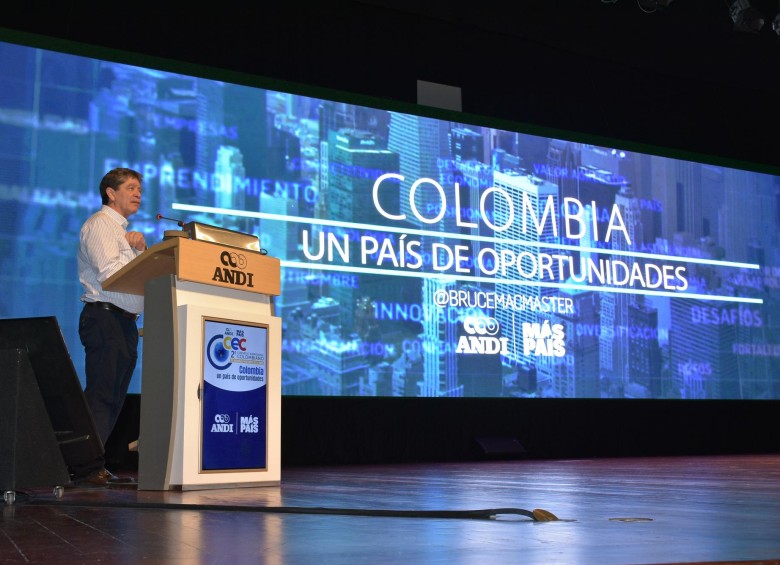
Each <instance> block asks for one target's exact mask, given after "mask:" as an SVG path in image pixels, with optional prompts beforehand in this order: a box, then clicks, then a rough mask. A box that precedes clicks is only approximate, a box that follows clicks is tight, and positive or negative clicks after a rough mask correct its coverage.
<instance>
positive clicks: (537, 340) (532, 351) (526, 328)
mask: <svg viewBox="0 0 780 565" xmlns="http://www.w3.org/2000/svg"><path fill="white" fill-rule="evenodd" d="M565 337H566V335H565V333H564V330H563V324H550V321H549V320H545V321H544V322H543V323H541V324H540V323H535V322H534V323H531V322H523V355H533V356H535V357H563V356H564V355H566V342H565V341H564V338H565Z"/></svg>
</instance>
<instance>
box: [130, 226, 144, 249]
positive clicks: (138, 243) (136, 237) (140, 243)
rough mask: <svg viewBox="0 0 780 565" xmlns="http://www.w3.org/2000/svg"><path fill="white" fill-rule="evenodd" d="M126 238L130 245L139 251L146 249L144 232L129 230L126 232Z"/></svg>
mask: <svg viewBox="0 0 780 565" xmlns="http://www.w3.org/2000/svg"><path fill="white" fill-rule="evenodd" d="M125 239H126V240H127V243H129V244H130V247H133V248H135V249H137V250H138V251H146V239H144V234H142V233H141V232H139V231H129V232H127V233H126V234H125Z"/></svg>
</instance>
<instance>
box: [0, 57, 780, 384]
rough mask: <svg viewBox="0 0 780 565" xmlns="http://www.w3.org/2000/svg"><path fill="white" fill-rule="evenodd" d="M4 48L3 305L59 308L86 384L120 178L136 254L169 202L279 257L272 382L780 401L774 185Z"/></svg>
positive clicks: (23, 313) (482, 129)
mask: <svg viewBox="0 0 780 565" xmlns="http://www.w3.org/2000/svg"><path fill="white" fill-rule="evenodd" d="M0 61H2V67H3V73H2V76H0V131H1V132H2V135H0V148H1V152H0V153H1V155H0V158H1V159H2V169H1V172H0V174H1V175H2V177H1V178H0V233H1V234H2V237H1V238H0V242H1V243H2V255H0V259H1V260H2V269H0V277H1V278H2V281H3V289H4V290H3V293H2V295H0V316H2V317H4V318H16V317H19V318H21V317H31V316H48V315H54V316H56V317H57V319H58V320H59V322H60V326H61V327H62V328H63V332H64V334H65V338H66V343H67V345H68V348H69V351H70V353H71V356H72V358H73V362H74V366H75V367H76V369H77V372H78V373H79V375H80V378H81V379H82V382H83V374H84V370H83V349H82V347H81V344H80V343H79V341H78V332H77V323H78V316H79V313H80V310H81V304H80V302H79V296H80V294H81V287H80V285H79V282H78V276H77V272H76V247H77V241H78V231H79V228H80V226H81V224H82V222H83V221H84V220H85V219H86V218H87V217H88V216H89V215H90V214H91V213H92V212H93V211H94V210H96V209H97V208H99V206H100V198H99V194H98V184H99V182H100V179H101V177H102V176H103V174H104V173H105V172H106V171H108V170H109V169H111V168H114V167H118V166H127V167H131V168H134V169H136V170H138V171H140V172H141V173H143V175H144V193H143V203H142V207H141V210H140V211H139V213H138V214H136V215H135V216H133V217H131V219H130V229H135V230H140V231H143V232H144V233H145V235H146V238H147V241H148V242H150V243H155V242H159V241H161V240H162V237H163V233H164V231H166V230H170V229H176V226H175V224H172V223H171V222H169V221H167V220H162V221H160V220H158V219H157V216H158V214H162V215H163V216H165V217H168V218H176V219H181V220H183V221H184V222H190V221H196V222H201V223H205V224H211V225H216V226H220V227H224V228H227V229H232V230H237V231H241V232H245V233H252V234H256V235H258V237H259V238H260V244H261V247H262V248H264V249H265V250H267V251H268V253H269V254H270V255H272V256H275V257H278V258H279V259H280V260H281V265H282V292H281V296H280V297H277V299H276V303H275V307H276V313H277V315H278V316H280V317H281V318H282V320H283V335H282V368H283V374H282V393H283V394H285V395H313V396H415V397H416V396H421V397H561V398H663V399H676V398H680V399H778V398H780V382H779V377H778V376H777V375H778V374H780V371H778V368H779V367H778V365H779V363H778V361H779V360H780V335H778V329H779V328H778V321H777V320H778V318H780V305H778V287H779V282H780V266H779V263H778V259H780V257H779V255H778V234H779V233H780V229H778V228H779V227H780V177H778V176H776V175H774V174H769V173H767V172H761V171H757V170H747V169H737V168H732V167H726V166H722V165H718V164H713V163H711V162H708V161H707V160H702V161H701V162H695V161H687V160H681V159H677V158H672V157H670V156H664V155H663V152H662V151H657V152H654V153H644V152H639V151H636V150H631V149H630V148H628V147H618V146H616V147H607V146H604V145H596V144H589V143H586V142H583V141H582V140H578V141H573V140H571V139H567V138H565V137H556V138H553V137H546V136H544V135H538V134H532V133H529V132H527V131H521V130H520V129H519V128H518V129H516V130H512V129H498V128H496V127H494V126H493V125H487V120H485V121H484V122H483V123H482V124H480V120H479V119H478V118H473V117H469V121H464V122H460V121H457V120H458V119H464V118H465V116H460V115H459V114H454V113H453V114H451V115H449V114H447V116H448V119H443V118H441V117H430V116H427V115H425V114H422V113H420V114H415V113H408V112H410V111H411V110H409V109H405V110H404V111H403V112H402V111H398V110H396V109H392V108H390V107H389V105H388V107H387V108H383V107H382V103H381V102H377V103H376V104H375V105H372V106H370V107H369V106H361V105H357V104H353V103H349V102H347V101H345V100H346V99H347V97H345V99H344V100H340V99H335V98H334V99H323V98H314V97H311V96H306V95H304V94H300V93H294V92H285V91H281V90H272V89H269V88H266V87H265V86H262V87H259V86H256V85H246V84H237V83H232V82H228V81H224V80H215V79H212V78H204V77H200V76H188V75H185V74H180V73H176V72H171V71H167V70H160V69H155V68H145V67H139V66H133V65H129V64H126V63H120V62H115V61H108V60H100V59H95V58H90V57H84V56H79V55H74V54H69V53H63V52H54V51H47V50H43V49H38V48H34V47H27V46H22V45H16V44H12V43H0ZM420 111H421V112H422V111H423V110H422V109H421V110H420ZM440 115H443V114H437V116H440ZM140 324H141V325H142V324H143V318H142V319H141V321H140ZM142 360H143V357H142V358H141V361H142ZM140 390H141V383H140V365H139V369H138V370H137V375H136V377H135V378H134V381H133V384H132V386H131V392H140Z"/></svg>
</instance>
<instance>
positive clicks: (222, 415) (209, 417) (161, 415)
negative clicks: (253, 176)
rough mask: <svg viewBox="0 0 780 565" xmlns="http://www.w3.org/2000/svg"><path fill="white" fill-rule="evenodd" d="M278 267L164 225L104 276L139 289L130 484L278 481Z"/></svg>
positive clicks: (123, 288) (168, 486) (189, 486)
mask: <svg viewBox="0 0 780 565" xmlns="http://www.w3.org/2000/svg"><path fill="white" fill-rule="evenodd" d="M280 272H281V270H280V262H279V259H276V258H273V257H268V256H266V255H263V254H261V253H259V252H257V251H253V250H247V249H242V248H238V247H232V246H226V245H221V244H218V243H212V242H208V241H200V240H192V239H187V238H184V237H175V238H172V239H169V240H166V241H163V242H162V243H159V244H157V245H154V246H153V247H150V248H149V249H148V250H147V251H145V252H144V253H142V254H141V255H139V256H138V257H136V258H135V259H134V260H133V261H131V262H130V263H129V264H127V265H126V266H125V267H124V268H122V269H121V270H120V271H118V272H117V273H115V274H114V275H113V276H111V277H110V278H109V279H107V280H106V281H105V283H103V288H104V289H106V290H111V291H118V292H127V293H132V294H140V295H143V296H144V327H143V358H142V361H143V364H142V373H141V376H142V382H141V423H140V434H139V438H138V488H139V490H178V489H181V490H196V489H208V488H230V487H238V486H270V485H277V484H279V483H280V480H281V378H282V371H281V319H280V318H278V317H275V316H274V308H273V297H274V296H278V295H279V294H280V292H281V279H280ZM250 336H251V337H250ZM263 342H264V343H263ZM250 345H251V347H250ZM252 347H254V348H255V349H252ZM230 379H233V381H232V382H231V381H230ZM214 383H216V384H217V385H222V384H225V385H226V386H228V387H233V389H235V390H233V389H231V390H221V389H220V386H214ZM236 387H237V388H236ZM246 389H251V390H249V391H247V390H246ZM239 397H241V398H244V400H241V402H239V403H238V404H236V406H240V408H231V406H232V405H231V404H230V402H232V399H233V398H239ZM212 399H213V400H212ZM245 453H251V454H252V455H246V456H245V455H244V454H245ZM244 456H245V457H246V459H245V460H242V459H241V458H242V457H244ZM223 461H225V462H226V463H223Z"/></svg>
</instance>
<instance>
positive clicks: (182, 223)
mask: <svg viewBox="0 0 780 565" xmlns="http://www.w3.org/2000/svg"><path fill="white" fill-rule="evenodd" d="M157 219H158V220H168V221H169V222H176V225H177V226H179V227H180V228H181V227H184V222H182V221H181V220H177V219H176V218H167V217H165V216H163V215H162V214H157Z"/></svg>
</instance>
